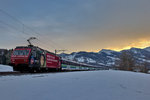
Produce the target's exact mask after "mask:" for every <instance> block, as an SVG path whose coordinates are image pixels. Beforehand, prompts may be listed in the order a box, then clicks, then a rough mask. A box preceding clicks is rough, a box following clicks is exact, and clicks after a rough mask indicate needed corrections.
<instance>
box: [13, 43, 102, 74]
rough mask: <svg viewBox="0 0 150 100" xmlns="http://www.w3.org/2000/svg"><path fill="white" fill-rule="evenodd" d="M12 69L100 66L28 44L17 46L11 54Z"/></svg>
mask: <svg viewBox="0 0 150 100" xmlns="http://www.w3.org/2000/svg"><path fill="white" fill-rule="evenodd" d="M10 64H11V65H12V66H13V69H14V71H21V72H23V71H29V72H41V71H52V70H55V71H61V70H98V69H101V67H96V66H91V65H88V64H83V63H78V62H75V61H69V60H65V59H62V58H61V57H60V56H59V55H57V54H55V53H52V52H49V51H47V50H44V49H41V48H39V47H36V46H33V45H31V43H30V45H28V46H18V47H16V48H15V49H14V50H13V52H12V54H11V63H10Z"/></svg>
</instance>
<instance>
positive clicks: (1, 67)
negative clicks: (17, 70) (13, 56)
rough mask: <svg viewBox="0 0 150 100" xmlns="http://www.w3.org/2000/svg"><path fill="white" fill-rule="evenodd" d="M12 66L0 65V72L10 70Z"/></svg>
mask: <svg viewBox="0 0 150 100" xmlns="http://www.w3.org/2000/svg"><path fill="white" fill-rule="evenodd" d="M12 71H13V68H12V67H11V66H7V65H0V72H12Z"/></svg>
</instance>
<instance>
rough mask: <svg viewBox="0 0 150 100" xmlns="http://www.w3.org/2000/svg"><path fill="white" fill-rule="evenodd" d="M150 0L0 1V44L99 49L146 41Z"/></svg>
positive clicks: (142, 45) (148, 39) (149, 42)
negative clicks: (31, 38) (30, 42)
mask: <svg viewBox="0 0 150 100" xmlns="http://www.w3.org/2000/svg"><path fill="white" fill-rule="evenodd" d="M149 5H150V0H0V48H15V47H16V46H19V45H27V44H28V43H27V41H26V40H27V39H28V38H29V37H36V38H37V40H33V41H32V43H33V44H34V45H37V46H39V47H42V48H44V49H47V50H49V51H52V52H53V51H54V49H65V50H67V51H66V52H68V53H69V52H77V51H87V52H98V51H100V50H101V49H112V50H117V51H119V50H122V49H129V48H131V47H137V48H145V47H147V46H150V6H149Z"/></svg>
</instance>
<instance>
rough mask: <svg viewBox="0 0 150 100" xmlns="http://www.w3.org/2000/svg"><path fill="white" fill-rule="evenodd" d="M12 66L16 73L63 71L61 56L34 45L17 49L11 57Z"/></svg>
mask: <svg viewBox="0 0 150 100" xmlns="http://www.w3.org/2000/svg"><path fill="white" fill-rule="evenodd" d="M11 65H13V68H14V70H15V71H23V70H29V71H40V70H45V69H46V70H48V69H56V70H60V69H61V62H60V57H59V56H57V55H56V54H54V53H51V52H48V51H46V50H43V49H41V48H39V47H35V46H32V45H29V46H24V47H16V48H15V49H14V51H13V53H12V55H11Z"/></svg>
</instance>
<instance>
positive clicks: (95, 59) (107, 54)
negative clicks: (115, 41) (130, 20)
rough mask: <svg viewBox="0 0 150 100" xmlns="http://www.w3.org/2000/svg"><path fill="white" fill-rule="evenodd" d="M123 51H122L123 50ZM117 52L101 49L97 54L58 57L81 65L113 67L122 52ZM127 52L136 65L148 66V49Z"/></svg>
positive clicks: (87, 53)
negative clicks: (146, 64) (145, 64)
mask: <svg viewBox="0 0 150 100" xmlns="http://www.w3.org/2000/svg"><path fill="white" fill-rule="evenodd" d="M123 51H124V50H123ZM123 51H120V52H117V51H113V50H108V49H102V50H101V51H99V52H85V51H80V52H73V53H71V54H65V53H62V54H60V56H61V57H62V58H63V59H68V60H74V61H77V62H81V63H87V64H90V65H96V66H108V67H112V66H114V65H115V62H116V61H118V60H120V59H119V57H120V54H121V53H122V52H123ZM126 51H129V52H131V53H132V54H133V56H134V58H135V59H136V62H137V64H144V63H149V64H150V47H147V48H144V49H139V48H131V49H129V50H126Z"/></svg>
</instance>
